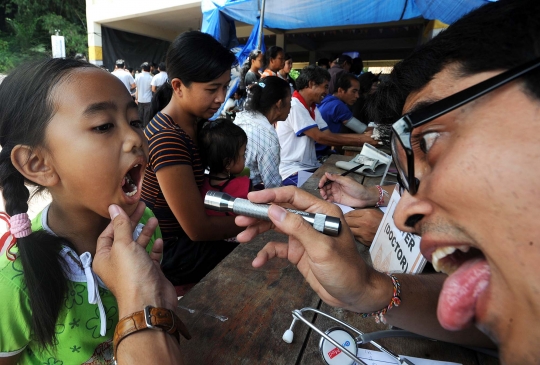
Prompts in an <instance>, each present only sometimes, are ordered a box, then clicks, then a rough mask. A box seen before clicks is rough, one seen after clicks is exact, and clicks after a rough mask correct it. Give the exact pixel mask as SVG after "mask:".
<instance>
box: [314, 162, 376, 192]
mask: <svg viewBox="0 0 540 365" xmlns="http://www.w3.org/2000/svg"><path fill="white" fill-rule="evenodd" d="M362 166H365V165H364V164H360V165H356V166H355V167H353V168H352V169H348V170H347V171H345V172H344V173H342V174H341V176H347V175H349V174H350V173H351V172H355V171H356V170H358V169H359V168H360V167H362ZM331 183H333V181H332V180H328V181H326V182H325V183H324V184H323V186H321V187H320V188H319V187H318V186H317V187H316V188H315V190H319V189H322V188H324V187H325V186H326V185H330V184H331Z"/></svg>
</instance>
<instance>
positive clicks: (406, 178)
mask: <svg viewBox="0 0 540 365" xmlns="http://www.w3.org/2000/svg"><path fill="white" fill-rule="evenodd" d="M539 66H540V58H536V59H534V60H532V61H529V62H526V63H524V64H522V65H520V66H517V67H515V68H513V69H510V70H508V71H505V72H503V73H501V74H499V75H496V76H493V77H491V78H489V79H487V80H485V81H482V82H480V83H478V84H476V85H473V86H471V87H469V88H467V89H465V90H462V91H459V92H457V93H455V94H453V95H450V96H448V97H446V98H444V99H441V100H439V101H437V102H435V103H433V104H431V105H429V106H427V107H425V108H422V109H419V110H416V111H414V112H411V113H408V114H405V115H404V116H403V117H401V118H400V119H399V120H398V121H397V122H395V123H394V124H392V131H393V134H392V142H391V145H392V156H393V159H394V162H395V164H396V168H397V170H398V173H399V176H400V177H401V179H400V184H401V185H402V186H403V188H405V189H407V191H408V192H409V193H410V194H411V195H414V194H416V192H417V191H418V186H419V185H420V180H418V179H417V178H416V177H415V176H414V154H413V150H412V143H411V135H412V130H413V129H414V128H416V127H419V126H421V125H423V124H426V123H429V122H431V121H432V120H434V119H437V118H439V117H441V116H443V115H445V114H447V113H449V112H451V111H452V110H454V109H457V108H459V107H461V106H463V105H465V104H467V103H470V102H471V101H473V100H476V99H478V98H479V97H481V96H483V95H485V94H487V93H489V92H491V91H493V90H495V89H497V88H499V87H501V86H503V85H505V84H507V83H509V82H510V81H513V80H515V79H517V78H519V77H521V76H523V75H525V74H527V73H528V72H531V71H533V70H535V69H537V68H538V67H539Z"/></svg>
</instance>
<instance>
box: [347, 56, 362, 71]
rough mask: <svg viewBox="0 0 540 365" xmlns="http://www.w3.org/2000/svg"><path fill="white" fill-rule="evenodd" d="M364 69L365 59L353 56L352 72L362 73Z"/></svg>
mask: <svg viewBox="0 0 540 365" xmlns="http://www.w3.org/2000/svg"><path fill="white" fill-rule="evenodd" d="M363 70H364V61H362V59H361V58H360V57H356V58H353V60H352V64H351V69H350V72H351V73H353V74H355V75H360V74H361V73H362V71H363Z"/></svg>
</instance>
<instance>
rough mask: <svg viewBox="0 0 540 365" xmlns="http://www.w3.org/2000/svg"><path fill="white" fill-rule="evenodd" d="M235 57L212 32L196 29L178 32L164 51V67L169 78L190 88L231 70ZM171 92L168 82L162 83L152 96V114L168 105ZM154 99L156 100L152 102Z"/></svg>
mask: <svg viewBox="0 0 540 365" xmlns="http://www.w3.org/2000/svg"><path fill="white" fill-rule="evenodd" d="M235 64H236V57H235V56H234V54H233V53H232V52H231V51H229V50H228V49H227V48H225V47H223V46H222V45H221V43H219V42H218V41H217V40H215V39H214V38H213V37H212V36H211V35H209V34H206V33H201V32H199V31H191V32H185V33H182V34H180V35H179V36H178V37H176V39H175V40H174V41H173V42H172V43H171V45H170V46H169V49H168V51H167V58H166V68H167V76H168V78H169V80H172V79H180V80H182V82H183V83H184V85H186V86H187V87H189V86H190V85H191V83H192V82H209V81H212V80H215V79H217V78H218V77H219V76H221V75H222V74H223V73H224V72H230V70H231V67H232V66H234V65H235ZM172 94H173V89H172V86H171V83H170V82H165V83H164V84H163V85H161V86H160V87H159V89H158V90H157V91H156V94H155V95H154V96H153V98H152V113H153V115H156V114H157V113H158V112H160V111H161V110H162V109H163V108H165V107H166V106H167V104H168V103H169V101H171V97H172ZM154 99H155V101H154Z"/></svg>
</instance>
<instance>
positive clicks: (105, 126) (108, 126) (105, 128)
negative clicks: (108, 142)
mask: <svg viewBox="0 0 540 365" xmlns="http://www.w3.org/2000/svg"><path fill="white" fill-rule="evenodd" d="M113 127H114V124H112V123H105V124H102V125H100V126H97V127H95V128H94V130H95V131H96V132H99V133H105V132H107V131H108V130H109V129H111V128H113Z"/></svg>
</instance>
